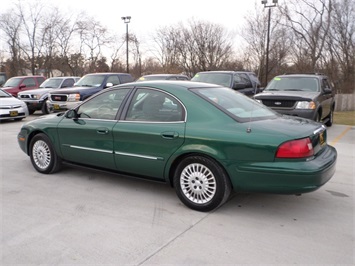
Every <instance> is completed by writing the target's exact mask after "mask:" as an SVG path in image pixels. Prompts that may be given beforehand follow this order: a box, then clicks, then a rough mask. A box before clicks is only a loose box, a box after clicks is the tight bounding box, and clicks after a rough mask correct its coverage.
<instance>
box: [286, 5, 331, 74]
mask: <svg viewBox="0 0 355 266" xmlns="http://www.w3.org/2000/svg"><path fill="white" fill-rule="evenodd" d="M281 10H282V13H283V14H284V15H285V17H286V22H287V26H288V27H289V28H290V29H291V30H292V32H293V33H294V35H295V39H298V40H300V41H299V42H298V44H299V46H298V47H296V49H298V51H299V54H300V55H301V57H300V58H299V61H301V62H307V61H308V62H309V68H310V69H308V71H316V70H317V68H319V66H317V63H318V60H319V59H320V57H321V56H322V53H324V48H325V44H326V39H327V36H328V34H329V30H330V25H331V14H332V0H289V1H288V2H287V4H286V5H285V6H282V7H281ZM299 63H300V62H299Z"/></svg>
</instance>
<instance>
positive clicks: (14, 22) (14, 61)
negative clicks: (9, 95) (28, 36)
mask: <svg viewBox="0 0 355 266" xmlns="http://www.w3.org/2000/svg"><path fill="white" fill-rule="evenodd" d="M13 14H15V11H14V10H13V9H11V10H9V11H8V12H7V13H4V14H1V15H0V29H1V31H2V32H3V33H4V35H1V36H2V39H3V40H4V41H5V42H6V43H7V45H8V47H9V51H10V56H11V59H10V60H9V62H10V63H9V75H10V76H16V75H18V74H22V72H20V70H21V66H20V61H21V49H20V31H21V25H22V24H21V19H20V17H18V16H16V15H13Z"/></svg>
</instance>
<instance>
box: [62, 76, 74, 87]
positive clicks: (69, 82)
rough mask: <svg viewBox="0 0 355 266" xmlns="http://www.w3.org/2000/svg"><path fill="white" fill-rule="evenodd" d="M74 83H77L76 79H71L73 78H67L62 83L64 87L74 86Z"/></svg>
mask: <svg viewBox="0 0 355 266" xmlns="http://www.w3.org/2000/svg"><path fill="white" fill-rule="evenodd" d="M74 83H75V81H74V79H71V78H70V79H66V80H64V82H63V84H62V88H68V87H72V86H74Z"/></svg>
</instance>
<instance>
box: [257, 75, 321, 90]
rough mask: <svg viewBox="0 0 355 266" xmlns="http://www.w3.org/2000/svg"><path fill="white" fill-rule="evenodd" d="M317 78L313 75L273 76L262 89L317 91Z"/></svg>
mask: <svg viewBox="0 0 355 266" xmlns="http://www.w3.org/2000/svg"><path fill="white" fill-rule="evenodd" d="M318 88H319V86H318V79H317V78H313V77H275V78H274V79H273V80H272V81H270V83H269V84H268V85H267V87H266V88H265V90H264V91H314V92H316V91H318Z"/></svg>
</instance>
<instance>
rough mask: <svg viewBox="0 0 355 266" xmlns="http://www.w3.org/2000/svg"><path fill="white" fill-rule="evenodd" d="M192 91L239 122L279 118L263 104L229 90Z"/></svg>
mask: <svg viewBox="0 0 355 266" xmlns="http://www.w3.org/2000/svg"><path fill="white" fill-rule="evenodd" d="M191 90H192V91H193V92H195V93H196V94H197V95H199V96H201V97H202V98H204V99H206V100H207V101H209V102H211V103H212V104H213V105H215V106H217V107H218V108H219V109H221V110H222V111H224V112H225V113H227V114H228V115H230V116H231V117H234V118H236V119H237V121H239V122H247V121H250V120H253V121H255V120H261V119H268V118H274V117H276V116H277V113H276V112H274V111H273V110H271V109H269V108H268V107H266V106H264V105H263V104H259V103H258V102H256V101H255V100H253V99H251V98H249V97H247V96H245V95H243V94H241V93H239V92H237V91H235V90H232V89H229V88H220V87H218V88H194V89H191Z"/></svg>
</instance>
